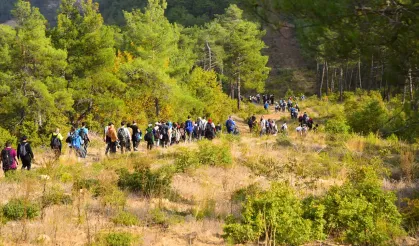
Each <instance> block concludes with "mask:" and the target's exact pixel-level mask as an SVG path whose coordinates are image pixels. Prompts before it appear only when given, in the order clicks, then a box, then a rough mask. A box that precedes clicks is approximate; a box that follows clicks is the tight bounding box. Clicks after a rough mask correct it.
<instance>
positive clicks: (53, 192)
mask: <svg viewBox="0 0 419 246" xmlns="http://www.w3.org/2000/svg"><path fill="white" fill-rule="evenodd" d="M72 202H73V199H72V197H71V195H69V194H65V193H64V191H63V190H62V189H61V187H59V186H53V187H51V188H50V189H48V191H47V192H46V194H44V195H43V196H42V197H41V206H42V207H43V208H45V207H48V206H51V205H62V204H65V205H68V204H71V203H72Z"/></svg>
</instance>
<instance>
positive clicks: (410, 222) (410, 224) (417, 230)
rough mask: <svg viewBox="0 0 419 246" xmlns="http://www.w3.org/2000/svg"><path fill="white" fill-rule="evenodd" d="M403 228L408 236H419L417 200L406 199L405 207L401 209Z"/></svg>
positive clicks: (418, 202)
mask: <svg viewBox="0 0 419 246" xmlns="http://www.w3.org/2000/svg"><path fill="white" fill-rule="evenodd" d="M402 214H403V226H404V227H405V228H406V229H407V231H408V233H409V235H411V236H413V237H414V236H417V235H419V199H413V200H410V199H407V206H406V207H405V208H403V209H402Z"/></svg>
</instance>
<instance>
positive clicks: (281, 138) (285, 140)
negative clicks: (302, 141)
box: [276, 134, 292, 147]
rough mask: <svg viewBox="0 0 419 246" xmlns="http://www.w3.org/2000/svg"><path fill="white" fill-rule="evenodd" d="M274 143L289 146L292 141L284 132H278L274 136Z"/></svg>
mask: <svg viewBox="0 0 419 246" xmlns="http://www.w3.org/2000/svg"><path fill="white" fill-rule="evenodd" d="M276 144H277V145H278V146H283V147H291V146H292V142H291V140H290V138H289V137H288V136H287V135H286V134H279V135H278V137H277V138H276Z"/></svg>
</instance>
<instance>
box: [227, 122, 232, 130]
mask: <svg viewBox="0 0 419 246" xmlns="http://www.w3.org/2000/svg"><path fill="white" fill-rule="evenodd" d="M227 128H228V129H229V130H230V129H232V128H233V121H232V120H227Z"/></svg>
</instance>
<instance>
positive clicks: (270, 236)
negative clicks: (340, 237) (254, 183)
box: [224, 183, 322, 245]
mask: <svg viewBox="0 0 419 246" xmlns="http://www.w3.org/2000/svg"><path fill="white" fill-rule="evenodd" d="M303 212H304V211H303V208H302V204H301V202H300V200H299V199H298V198H297V197H296V196H295V194H294V192H293V190H292V188H290V187H289V186H287V185H285V184H278V183H276V184H273V185H272V187H271V189H270V190H268V191H266V192H261V193H258V194H257V195H256V196H254V197H249V200H248V201H247V202H246V204H245V205H244V208H243V212H242V217H243V219H242V221H239V222H236V221H234V220H232V219H231V218H230V219H228V220H227V223H226V225H225V226H224V233H225V234H224V237H226V238H228V239H229V240H233V241H235V242H238V243H245V242H254V241H256V240H257V239H265V240H266V241H267V242H268V241H271V240H275V242H276V243H278V244H286V245H299V244H302V243H304V242H308V241H310V240H311V239H314V236H313V235H318V234H322V232H312V221H311V220H309V219H306V218H304V217H303ZM320 215H322V214H320ZM314 228H316V227H314Z"/></svg>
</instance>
